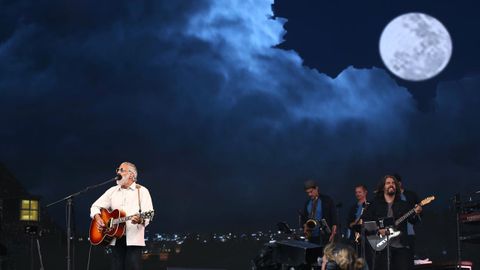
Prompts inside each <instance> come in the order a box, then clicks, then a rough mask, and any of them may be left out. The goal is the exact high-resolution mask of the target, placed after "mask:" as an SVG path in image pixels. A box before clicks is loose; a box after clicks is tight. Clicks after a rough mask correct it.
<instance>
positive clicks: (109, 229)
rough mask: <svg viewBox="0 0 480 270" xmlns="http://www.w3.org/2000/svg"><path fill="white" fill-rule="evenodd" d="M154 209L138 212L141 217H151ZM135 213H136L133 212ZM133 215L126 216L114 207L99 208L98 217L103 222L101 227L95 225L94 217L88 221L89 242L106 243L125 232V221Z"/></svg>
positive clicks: (93, 243)
mask: <svg viewBox="0 0 480 270" xmlns="http://www.w3.org/2000/svg"><path fill="white" fill-rule="evenodd" d="M153 213H154V211H153V210H152V211H148V212H143V213H140V217H141V218H142V219H152V218H153ZM135 215H138V213H137V214H135ZM135 215H131V216H128V217H127V216H126V214H125V212H124V211H122V210H118V209H115V210H113V211H111V212H110V211H108V210H107V209H104V208H100V218H101V219H102V220H103V223H105V227H104V228H103V229H99V228H98V227H97V222H96V221H95V218H94V219H92V222H91V223H90V243H92V245H95V246H96V245H99V244H102V245H108V244H110V242H112V240H113V238H120V237H122V236H123V235H124V234H125V222H127V221H128V220H130V219H132V218H133V217H134V216H135Z"/></svg>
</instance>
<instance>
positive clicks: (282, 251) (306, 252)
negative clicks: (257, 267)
mask: <svg viewBox="0 0 480 270" xmlns="http://www.w3.org/2000/svg"><path fill="white" fill-rule="evenodd" d="M276 244H277V245H276V247H275V248H274V250H273V258H274V261H275V262H277V263H280V264H284V265H291V266H296V265H302V264H312V263H316V262H317V259H318V257H321V256H323V247H322V246H320V245H316V244H312V243H309V242H305V241H298V240H284V241H279V242H277V243H276Z"/></svg>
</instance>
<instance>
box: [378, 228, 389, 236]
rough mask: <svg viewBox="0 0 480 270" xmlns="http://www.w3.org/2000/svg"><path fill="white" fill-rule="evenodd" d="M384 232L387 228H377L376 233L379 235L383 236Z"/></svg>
mask: <svg viewBox="0 0 480 270" xmlns="http://www.w3.org/2000/svg"><path fill="white" fill-rule="evenodd" d="M386 232H387V230H385V229H380V230H378V234H379V235H381V236H385V234H386Z"/></svg>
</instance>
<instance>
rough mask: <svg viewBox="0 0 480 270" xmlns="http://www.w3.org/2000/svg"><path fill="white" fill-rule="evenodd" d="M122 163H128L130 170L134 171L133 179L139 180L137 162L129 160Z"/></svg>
mask: <svg viewBox="0 0 480 270" xmlns="http://www.w3.org/2000/svg"><path fill="white" fill-rule="evenodd" d="M122 164H126V165H127V166H129V167H130V171H131V172H132V173H133V181H137V176H138V172H137V166H135V164H133V163H131V162H128V161H125V162H122Z"/></svg>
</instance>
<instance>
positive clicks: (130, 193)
mask: <svg viewBox="0 0 480 270" xmlns="http://www.w3.org/2000/svg"><path fill="white" fill-rule="evenodd" d="M117 174H118V175H119V176H121V179H120V180H118V181H117V185H116V186H114V187H111V188H109V189H108V190H107V191H106V192H105V193H104V194H103V195H102V196H100V198H98V200H96V201H95V202H94V203H93V204H92V207H91V208H90V217H91V218H94V219H95V221H96V224H97V227H98V228H99V229H102V228H104V227H105V223H104V222H103V220H102V219H101V218H100V215H99V213H100V208H105V209H109V210H114V209H118V210H122V211H124V212H125V214H126V216H130V215H134V216H133V217H132V219H131V220H129V221H127V222H126V226H125V236H122V237H121V238H119V239H113V240H112V242H111V243H110V245H112V255H113V256H112V269H113V270H125V269H135V270H136V269H140V259H141V252H142V247H143V246H145V239H144V234H145V227H146V226H147V225H148V223H149V221H150V220H148V219H142V218H141V216H140V214H139V213H140V212H148V211H152V210H153V205H152V198H151V197H150V193H149V192H148V189H147V188H145V187H144V186H141V185H139V184H137V183H136V181H137V168H136V166H135V165H134V164H133V163H130V162H123V163H122V164H120V166H119V167H118V168H117Z"/></svg>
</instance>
